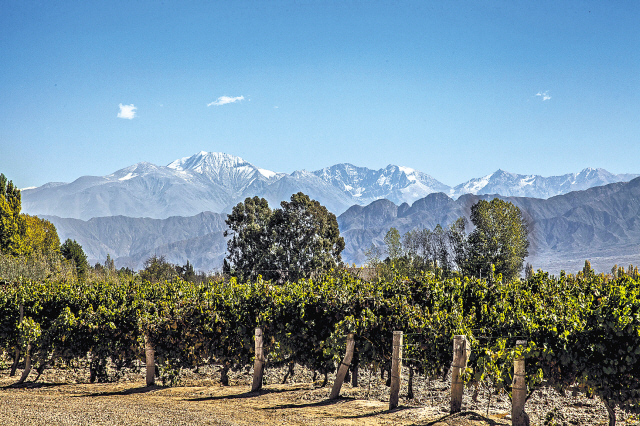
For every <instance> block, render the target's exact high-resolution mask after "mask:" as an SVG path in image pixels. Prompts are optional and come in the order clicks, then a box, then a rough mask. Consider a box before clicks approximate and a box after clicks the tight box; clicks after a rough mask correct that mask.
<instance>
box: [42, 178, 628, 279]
mask: <svg viewBox="0 0 640 426" xmlns="http://www.w3.org/2000/svg"><path fill="white" fill-rule="evenodd" d="M314 177H315V178H317V177H316V176H315V175H314ZM313 181H314V180H313V179H312V182H313ZM494 197H495V195H473V194H467V195H463V196H461V197H459V198H458V199H457V200H453V199H451V198H450V197H448V196H447V195H445V194H443V193H434V194H429V195H428V196H426V197H425V198H423V199H420V200H418V201H416V202H414V203H413V204H412V205H411V206H409V205H408V204H406V203H405V204H402V205H400V206H397V205H396V204H394V203H392V202H391V201H389V200H376V201H374V202H372V203H370V204H369V205H367V206H360V205H354V206H351V207H350V208H349V209H347V210H346V211H345V212H344V213H343V214H342V215H340V216H339V217H338V224H339V226H340V230H341V234H342V236H343V237H344V239H345V244H346V247H345V250H344V252H343V258H344V260H345V261H346V262H348V263H352V262H355V263H357V264H362V263H363V262H364V260H365V256H364V251H365V250H366V249H367V248H369V247H370V246H371V244H372V243H373V244H376V245H382V240H383V238H384V235H385V234H386V232H387V231H388V230H389V228H391V227H392V226H393V227H395V228H397V229H398V230H399V231H400V232H401V233H402V234H404V233H405V232H407V231H409V230H411V229H416V228H429V229H433V228H434V227H435V226H436V225H437V224H441V225H443V226H447V225H449V224H450V223H452V222H453V221H454V220H455V219H457V218H458V217H460V216H463V215H464V216H467V217H468V216H469V213H470V208H471V206H472V205H473V204H474V203H476V202H477V201H478V200H479V199H487V200H489V199H492V198H494ZM500 198H503V199H505V200H507V201H510V202H512V203H514V204H515V205H517V206H518V207H520V208H521V209H522V211H523V212H524V215H525V217H526V218H527V220H528V221H529V222H530V224H531V233H530V241H531V247H530V250H529V251H530V254H531V256H530V258H529V259H527V261H529V262H531V263H532V264H533V265H534V267H535V268H538V267H541V268H543V269H545V270H550V271H552V272H557V271H559V270H560V269H562V268H564V269H567V270H577V269H579V268H580V267H581V265H582V263H583V262H584V260H585V259H590V260H592V263H593V264H594V267H596V268H600V270H605V269H608V268H610V267H611V266H612V265H613V264H614V263H618V264H628V263H634V264H638V263H640V178H637V179H634V180H632V181H631V182H628V183H615V184H609V185H605V186H601V187H595V188H590V189H588V190H584V191H575V192H571V193H569V194H565V195H559V196H556V197H552V198H549V199H547V200H544V199H539V198H527V197H500ZM225 217H226V215H224V214H216V213H209V212H206V213H201V214H199V215H196V216H190V217H171V218H168V219H163V220H158V219H140V218H130V217H122V216H117V217H103V218H95V219H91V220H89V221H82V220H78V219H62V218H58V217H46V218H47V219H49V220H51V221H52V222H53V223H54V225H55V226H56V228H57V229H58V233H59V235H60V238H61V240H64V239H66V238H72V239H76V240H77V241H78V242H79V243H80V244H81V245H82V246H83V248H84V250H85V252H86V253H87V254H88V256H89V258H90V261H91V262H92V263H94V262H96V261H101V262H102V261H104V259H105V258H106V256H107V254H110V255H111V256H112V257H113V258H114V259H115V260H116V265H118V266H129V267H132V268H135V269H139V268H140V267H142V264H143V262H144V261H145V260H146V259H147V258H149V257H150V256H152V255H153V254H158V255H165V256H167V259H168V260H169V261H170V262H173V263H178V264H184V263H185V262H186V260H187V259H189V261H190V262H192V263H193V264H194V265H195V266H196V268H199V269H203V270H211V269H214V268H218V267H220V266H221V264H222V259H223V258H224V255H225V250H226V242H225V239H224V237H223V235H222V234H223V232H224V229H225V227H226V225H225V224H224V219H225Z"/></svg>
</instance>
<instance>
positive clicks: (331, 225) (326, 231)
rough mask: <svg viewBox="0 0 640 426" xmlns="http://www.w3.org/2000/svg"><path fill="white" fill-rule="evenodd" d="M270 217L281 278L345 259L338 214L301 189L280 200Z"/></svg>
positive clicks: (326, 267) (304, 274)
mask: <svg viewBox="0 0 640 426" xmlns="http://www.w3.org/2000/svg"><path fill="white" fill-rule="evenodd" d="M280 206H281V207H282V209H277V210H275V211H274V213H273V216H272V219H271V221H270V228H271V230H272V231H271V233H270V235H271V236H272V238H273V242H274V244H273V245H274V250H273V253H274V259H273V263H272V264H273V265H274V266H275V268H276V269H277V270H278V272H279V273H280V274H281V278H284V279H287V280H290V281H297V280H299V279H300V278H308V277H310V276H311V275H312V274H313V273H316V272H321V271H323V270H329V269H331V268H335V267H336V266H337V265H338V264H340V263H342V257H341V252H342V250H344V239H343V238H342V237H341V236H340V231H339V230H338V220H337V219H336V216H335V215H334V214H333V213H331V212H329V210H327V208H326V207H324V206H323V205H321V204H320V203H319V202H318V201H316V200H312V199H310V198H309V196H308V195H305V194H303V193H302V192H298V193H297V194H293V195H292V196H291V201H290V202H287V201H283V202H282V203H280Z"/></svg>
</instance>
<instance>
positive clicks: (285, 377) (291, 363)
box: [282, 362, 296, 385]
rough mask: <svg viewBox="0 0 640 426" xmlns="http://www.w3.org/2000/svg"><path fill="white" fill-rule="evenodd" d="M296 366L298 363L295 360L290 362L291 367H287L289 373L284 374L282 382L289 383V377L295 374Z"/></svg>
mask: <svg viewBox="0 0 640 426" xmlns="http://www.w3.org/2000/svg"><path fill="white" fill-rule="evenodd" d="M295 367H296V363H295V362H290V363H289V368H288V369H287V374H285V375H284V379H282V384H283V385H284V384H285V383H287V379H288V378H289V377H293V374H294V368H295Z"/></svg>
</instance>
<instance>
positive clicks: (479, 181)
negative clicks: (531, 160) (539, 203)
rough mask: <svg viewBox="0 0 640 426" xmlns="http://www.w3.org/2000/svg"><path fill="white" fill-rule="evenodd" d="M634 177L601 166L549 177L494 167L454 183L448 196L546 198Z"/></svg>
mask: <svg viewBox="0 0 640 426" xmlns="http://www.w3.org/2000/svg"><path fill="white" fill-rule="evenodd" d="M637 176H638V175H633V174H620V175H615V174H613V173H609V172H608V171H606V170H604V169H594V168H591V167H589V168H586V169H584V170H582V171H581V172H579V173H568V174H565V175H561V176H550V177H543V176H540V175H520V174H516V173H509V172H505V171H504V170H497V171H496V172H494V173H492V174H490V175H488V176H484V177H481V178H476V179H471V180H469V181H467V182H465V183H462V184H460V185H457V186H456V187H454V188H452V189H451V190H450V191H449V196H450V197H452V198H458V197H459V196H461V195H463V194H477V195H483V194H500V195H504V196H513V197H532V198H549V197H553V196H556V195H561V194H566V193H568V192H571V191H580V190H584V189H588V188H592V187H594V186H602V185H607V184H609V183H615V182H625V181H629V180H631V179H633V178H634V177H637Z"/></svg>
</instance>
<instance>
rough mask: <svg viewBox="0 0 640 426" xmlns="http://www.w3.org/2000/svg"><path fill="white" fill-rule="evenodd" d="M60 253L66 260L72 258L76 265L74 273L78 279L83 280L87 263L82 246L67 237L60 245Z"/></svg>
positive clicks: (87, 266)
mask: <svg viewBox="0 0 640 426" xmlns="http://www.w3.org/2000/svg"><path fill="white" fill-rule="evenodd" d="M60 254H62V256H64V258H65V259H67V260H73V261H74V263H75V265H76V274H77V275H78V279H80V280H83V279H84V278H85V277H86V274H87V269H88V268H89V263H88V262H87V255H86V254H84V250H82V246H81V245H80V244H78V243H77V242H76V240H72V239H70V238H67V240H66V241H65V242H64V243H62V245H61V246H60Z"/></svg>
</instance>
